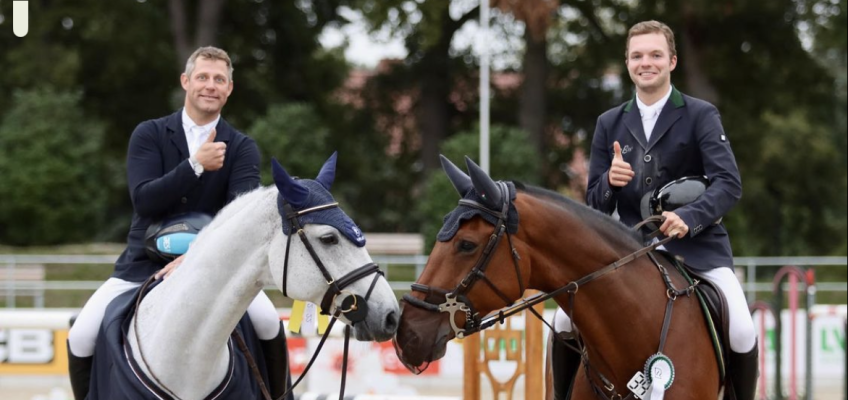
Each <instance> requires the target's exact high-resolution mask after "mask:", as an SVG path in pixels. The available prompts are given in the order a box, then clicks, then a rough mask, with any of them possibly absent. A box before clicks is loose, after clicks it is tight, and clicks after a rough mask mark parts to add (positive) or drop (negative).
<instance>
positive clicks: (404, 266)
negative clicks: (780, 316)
mask: <svg viewBox="0 0 848 400" xmlns="http://www.w3.org/2000/svg"><path fill="white" fill-rule="evenodd" d="M117 258H118V256H117V255H29V254H0V293H2V296H0V298H3V297H5V299H6V307H7V308H14V307H15V303H16V298H17V297H19V296H25V297H29V296H32V298H33V299H34V301H33V305H34V306H35V307H36V308H41V307H44V293H45V292H46V291H64V290H89V291H91V290H96V289H97V288H98V287H100V285H101V284H102V283H103V282H102V281H68V280H61V281H59V280H48V279H44V278H43V277H41V278H39V277H38V275H37V274H30V275H29V276H25V275H22V274H21V273H20V270H21V269H22V268H24V267H26V266H32V265H39V266H47V265H82V264H86V265H103V267H104V268H109V270H110V271H111V268H112V265H113V264H114V263H115V260H116V259H117ZM372 258H373V259H374V262H376V263H378V264H379V265H380V266H381V268H382V269H383V271H384V272H385V273H386V278H387V279H388V280H389V284H390V285H391V287H392V289H394V290H395V291H396V292H403V291H407V290H409V287H410V285H411V284H412V282H413V280H414V279H415V278H417V277H418V276H420V275H421V272H422V271H423V270H424V265H425V264H426V263H427V256H426V255H391V256H385V255H372ZM733 261H734V264H735V265H736V267H737V272H742V271H744V274H742V275H741V276H740V277H741V278H743V280H744V281H745V282H744V284H743V287H744V288H745V291H746V293H747V296H748V301H749V302H754V301H755V300H757V293H760V292H771V291H772V289H773V287H772V282H771V280H769V281H764V282H757V280H756V277H757V274H758V271H761V270H762V269H763V268H771V269H775V271H776V270H777V268H779V267H783V266H786V265H795V266H800V267H813V268H815V269H816V270H822V269H833V268H842V269H845V268H846V267H848V257H737V258H734V260H733ZM816 288H817V290H818V291H819V292H846V290H848V289H847V288H846V282H817V283H816ZM269 289H271V288H269Z"/></svg>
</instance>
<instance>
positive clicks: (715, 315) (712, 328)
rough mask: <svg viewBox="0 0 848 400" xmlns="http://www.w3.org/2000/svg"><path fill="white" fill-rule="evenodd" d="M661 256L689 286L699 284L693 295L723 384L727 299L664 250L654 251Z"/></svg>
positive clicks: (728, 327) (725, 364)
mask: <svg viewBox="0 0 848 400" xmlns="http://www.w3.org/2000/svg"><path fill="white" fill-rule="evenodd" d="M655 251H656V252H657V253H659V254H662V255H663V256H664V257H665V258H666V259H667V260H668V261H669V262H670V263H671V264H672V265H674V267H675V269H677V271H678V272H680V274H681V275H682V276H683V278H684V279H686V281H687V282H688V283H689V284H691V283H692V282H693V281H694V280H697V281H698V282H699V283H698V285H697V286H695V293H696V295H697V296H698V302H699V303H700V304H701V311H702V312H703V315H704V320H705V322H706V323H707V331H708V333H709V334H710V339H711V340H712V342H713V349H714V350H715V356H716V361H717V362H718V372H719V384H722V383H724V381H725V376H726V372H727V363H726V360H727V355H728V354H729V351H730V348H729V345H730V321H729V318H728V314H729V311H728V306H727V299H726V298H725V297H724V293H722V291H721V289H719V288H718V287H716V286H715V285H714V284H713V283H712V282H710V281H708V280H707V279H706V278H704V277H703V276H701V275H700V274H699V273H698V272H697V271H694V270H693V269H692V268H690V267H689V266H688V265H686V264H685V263H684V262H683V261H681V260H680V259H678V258H677V257H675V256H674V255H673V254H671V253H669V252H667V251H665V250H655Z"/></svg>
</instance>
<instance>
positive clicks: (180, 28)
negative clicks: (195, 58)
mask: <svg viewBox="0 0 848 400" xmlns="http://www.w3.org/2000/svg"><path fill="white" fill-rule="evenodd" d="M168 11H169V13H170V16H171V31H172V32H173V35H174V48H175V49H177V62H178V63H179V64H182V63H184V62H185V61H186V60H187V59H188V56H189V55H191V52H192V50H191V45H190V43H189V38H188V33H187V31H188V30H187V29H186V28H187V27H186V23H187V21H186V13H185V2H184V1H183V0H169V1H168ZM180 67H182V65H180Z"/></svg>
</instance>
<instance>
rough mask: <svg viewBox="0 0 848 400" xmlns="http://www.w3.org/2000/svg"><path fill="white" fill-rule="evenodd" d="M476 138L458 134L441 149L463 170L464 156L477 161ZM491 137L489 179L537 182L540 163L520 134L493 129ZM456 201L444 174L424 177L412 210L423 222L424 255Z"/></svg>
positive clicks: (509, 129)
mask: <svg viewBox="0 0 848 400" xmlns="http://www.w3.org/2000/svg"><path fill="white" fill-rule="evenodd" d="M478 136H479V134H478V133H477V130H476V129H475V130H471V131H465V132H461V133H458V134H456V135H454V136H453V137H451V138H450V139H448V140H446V141H445V142H444V143H443V146H442V149H443V150H444V155H445V157H447V158H448V159H450V160H451V161H452V162H453V163H454V164H456V165H457V166H462V169H463V170H464V169H465V156H468V157H471V158H472V159H474V160H475V161H477V157H476V155H477V154H479V153H480V141H479V140H478ZM491 137H492V144H493V145H492V148H491V151H492V163H491V171H492V172H491V174H490V176H491V177H492V178H494V179H496V180H508V181H521V182H523V183H527V184H535V183H537V182H538V176H539V168H540V166H541V165H540V160H539V158H538V157H535V155H534V154H535V152H536V151H535V148H534V147H533V145H532V144H531V143H530V142H528V141H527V135H526V134H525V133H524V132H522V131H521V130H520V129H517V128H514V127H508V126H502V125H493V126H492V129H491ZM457 200H459V198H458V195H456V189H454V188H453V185H452V184H451V183H450V181H449V180H448V178H447V176H446V175H445V174H444V173H442V172H441V171H437V172H436V173H433V174H431V175H430V176H428V177H427V181H426V183H425V185H424V189H423V196H422V198H421V199H420V201H419V202H418V205H417V207H416V212H417V213H418V214H419V215H421V218H422V221H423V223H422V228H421V233H422V234H423V235H424V241H425V244H424V252H425V253H428V252H429V251H430V249H432V248H433V245H434V244H435V240H436V234H437V233H438V232H439V228H440V227H441V226H442V220H443V217H444V216H445V215H446V214H447V213H448V212H450V211H451V210H452V209H454V208H455V207H456V204H457V203H456V202H457Z"/></svg>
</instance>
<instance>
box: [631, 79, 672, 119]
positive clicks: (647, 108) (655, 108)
mask: <svg viewBox="0 0 848 400" xmlns="http://www.w3.org/2000/svg"><path fill="white" fill-rule="evenodd" d="M671 91H672V86H671V85H669V87H668V93H666V94H665V96H663V97H662V98H661V99H659V101H657V102H656V103H654V104H651V105H645V103H643V102H642V100H640V99H639V96H638V95H637V96H636V106H637V107H639V113H640V114H641V115H642V118H645V117H652V118H657V117H659V115H660V111H662V109H663V107H665V103H667V102H668V99H669V98H670V97H671Z"/></svg>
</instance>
